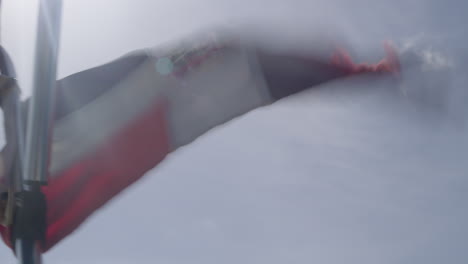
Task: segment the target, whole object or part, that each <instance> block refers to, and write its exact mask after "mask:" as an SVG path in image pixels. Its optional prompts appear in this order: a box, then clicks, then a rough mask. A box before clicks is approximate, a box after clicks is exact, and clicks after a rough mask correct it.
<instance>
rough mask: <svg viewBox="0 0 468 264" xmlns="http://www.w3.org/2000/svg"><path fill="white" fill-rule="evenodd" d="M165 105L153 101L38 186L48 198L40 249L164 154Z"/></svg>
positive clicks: (62, 235)
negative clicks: (46, 223)
mask: <svg viewBox="0 0 468 264" xmlns="http://www.w3.org/2000/svg"><path fill="white" fill-rule="evenodd" d="M165 110H166V107H165V104H163V103H159V104H157V105H155V106H154V107H153V108H152V109H150V110H149V111H148V112H146V113H144V114H143V115H142V116H141V117H139V118H138V119H137V120H135V121H134V122H132V123H131V124H129V125H128V126H127V127H125V128H124V129H123V130H122V131H119V132H118V133H117V134H116V135H114V136H112V137H111V138H110V139H109V140H108V141H107V142H105V143H104V144H102V145H100V146H98V147H97V149H96V151H95V152H94V153H92V154H89V155H87V156H86V157H85V158H84V159H83V160H81V161H80V162H79V163H77V164H76V165H74V166H72V167H70V168H69V169H67V170H65V171H64V172H62V173H60V174H59V175H57V176H56V177H54V179H53V180H51V181H50V182H49V185H48V186H45V187H44V189H43V190H44V193H45V194H46V196H47V202H48V229H47V241H46V247H45V248H44V251H47V250H49V249H50V248H51V247H53V246H54V245H55V244H56V243H58V242H59V241H60V240H61V239H63V238H64V237H66V236H67V235H69V234H70V233H72V232H73V231H74V230H75V229H76V228H77V227H78V226H79V225H80V224H82V223H83V222H84V221H85V220H86V218H88V217H89V216H90V215H91V214H92V213H93V212H94V211H96V210H97V209H99V208H100V207H101V206H102V205H104V204H105V203H106V202H107V201H109V200H110V199H112V197H114V196H115V195H117V194H118V193H119V192H121V191H122V190H123V189H125V188H126V187H127V186H129V185H131V184H132V183H134V182H135V181H136V180H138V179H140V178H141V177H142V176H143V175H144V174H145V173H146V172H147V171H149V170H150V169H152V168H153V167H155V166H156V165H157V164H158V163H159V162H161V161H162V160H163V159H164V157H165V156H166V155H167V154H168V153H169V149H170V148H169V140H168V138H169V137H168V134H167V122H166V119H165V112H166V111H165ZM116 118H118V117H116Z"/></svg>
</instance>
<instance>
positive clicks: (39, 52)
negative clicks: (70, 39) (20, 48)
mask: <svg viewBox="0 0 468 264" xmlns="http://www.w3.org/2000/svg"><path fill="white" fill-rule="evenodd" d="M61 15H62V1H61V0H41V1H40V5H39V17H38V25H37V42H36V58H35V65H34V66H35V69H34V70H35V72H34V87H33V94H32V97H31V102H30V107H29V113H28V123H27V132H26V151H25V153H24V154H25V160H24V170H23V172H24V177H23V179H25V183H29V182H36V183H37V182H40V183H47V170H48V165H49V139H50V138H51V134H52V133H51V132H52V131H51V127H52V122H51V120H52V118H51V117H52V112H53V104H54V95H55V83H56V75H57V56H58V46H59V38H60V25H61Z"/></svg>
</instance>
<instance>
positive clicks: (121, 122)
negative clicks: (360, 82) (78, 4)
mask: <svg viewBox="0 0 468 264" xmlns="http://www.w3.org/2000/svg"><path fill="white" fill-rule="evenodd" d="M197 39H201V41H197V40H188V41H183V42H182V43H179V44H177V45H168V46H166V47H162V48H154V49H146V50H140V51H136V52H132V53H130V54H127V55H125V56H123V57H121V58H119V59H117V60H115V61H112V62H110V63H107V64H105V65H102V66H99V67H96V68H92V69H89V70H85V71H83V72H79V73H76V74H74V75H71V76H69V77H66V78H64V79H62V80H59V81H58V90H57V96H56V108H55V113H54V120H55V122H54V130H53V139H52V143H51V154H50V155H51V163H50V168H49V172H50V174H49V183H48V185H47V186H44V187H43V191H44V193H45V195H46V198H47V207H48V209H47V210H48V211H47V226H48V228H47V235H46V246H45V247H44V248H43V251H47V250H48V249H50V248H51V247H53V246H54V245H55V244H56V243H58V242H59V241H60V240H62V239H63V238H65V237H66V236H67V235H69V234H70V233H72V232H73V231H74V230H76V228H77V227H79V226H80V224H82V223H83V222H84V221H85V220H86V219H87V218H88V217H89V216H90V215H92V213H93V212H94V211H96V210H97V209H99V208H100V207H101V206H103V205H104V204H106V203H107V202H108V201H109V200H110V199H112V198H113V197H114V196H116V195H117V194H119V192H121V191H122V190H124V189H125V188H126V187H128V186H130V185H131V184H132V183H134V182H135V181H137V180H139V179H140V178H141V177H142V176H144V175H145V174H146V173H147V172H148V171H149V170H151V169H153V168H154V167H155V166H157V165H158V164H159V163H160V162H161V161H163V159H164V158H165V157H166V155H168V154H169V153H171V152H173V151H175V150H177V149H178V148H179V147H182V146H184V145H187V144H189V143H190V142H192V141H194V140H195V139H196V138H197V137H199V136H200V135H202V134H204V133H205V132H207V131H208V130H210V129H212V128H213V127H215V126H218V125H221V124H223V123H225V122H227V121H229V120H231V119H233V118H235V117H238V116H240V115H242V114H244V113H247V112H249V111H250V110H252V109H255V108H258V107H261V106H265V105H269V104H271V103H274V102H275V101H277V100H279V99H281V98H284V97H286V96H289V95H292V94H295V93H298V92H300V91H302V90H305V89H308V88H311V87H314V86H316V85H319V84H321V83H323V82H326V81H330V80H333V79H336V78H342V77H346V76H349V75H351V74H358V73H359V74H360V73H369V72H374V73H388V72H396V71H398V62H397V59H396V55H395V53H394V52H393V50H392V49H391V48H390V47H389V46H388V47H387V57H386V58H385V59H384V60H383V61H381V62H380V63H378V64H376V65H366V64H362V65H357V64H354V63H352V61H351V59H350V57H349V56H348V55H347V54H346V53H345V52H343V51H341V50H339V49H338V50H336V49H334V48H333V49H332V48H330V49H329V52H325V53H326V54H313V53H310V54H309V53H294V52H292V53H291V52H285V51H276V50H274V49H264V48H262V47H259V46H256V45H253V44H248V43H247V42H245V41H244V40H242V39H241V38H235V37H234V38H231V37H229V38H224V37H222V38H219V37H217V36H216V35H213V34H210V35H208V36H202V37H199V38H197ZM311 45H312V46H313V43H311ZM26 106H27V105H26ZM0 231H2V234H3V237H4V240H5V241H6V242H7V244H9V237H8V232H7V229H5V228H3V229H1V230H0Z"/></svg>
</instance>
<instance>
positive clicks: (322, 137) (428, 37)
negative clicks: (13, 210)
mask: <svg viewBox="0 0 468 264" xmlns="http://www.w3.org/2000/svg"><path fill="white" fill-rule="evenodd" d="M34 2H37V1H13V0H4V10H3V12H4V16H3V17H2V27H3V28H2V30H3V32H2V39H1V41H2V44H3V45H4V46H5V47H6V49H7V50H8V51H9V52H10V53H11V55H12V57H13V60H14V61H15V63H16V66H17V70H18V74H19V80H20V83H21V84H22V87H24V90H25V94H26V95H27V94H28V91H29V90H30V86H31V80H30V76H31V67H30V65H31V58H32V57H33V56H32V54H33V41H34V37H33V32H34V15H35V11H36V10H35V8H34V7H35V6H34ZM64 2H65V4H64V13H63V27H62V29H63V30H62V38H61V50H60V61H59V73H58V75H59V78H62V77H64V76H67V75H69V74H72V73H74V72H77V71H81V70H84V69H87V68H89V67H93V66H96V65H100V64H102V63H105V62H108V61H110V60H112V59H114V58H116V57H119V56H121V55H123V54H125V53H127V52H129V51H132V50H135V49H139V48H143V47H152V46H155V45H160V44H161V43H165V42H167V41H169V40H172V39H177V38H178V37H180V36H183V35H185V34H188V33H190V32H193V31H196V30H199V29H201V28H204V27H208V26H211V25H214V24H216V25H217V24H223V25H226V24H227V25H231V24H236V25H237V24H242V23H245V22H246V21H248V22H250V23H253V24H258V25H262V26H263V27H266V28H267V29H268V30H271V31H276V33H277V34H278V35H280V36H284V38H285V39H289V40H291V39H292V40H294V41H297V42H299V43H304V45H307V43H309V42H310V43H311V45H313V40H314V35H313V34H312V33H311V32H314V30H315V29H322V28H323V29H324V30H330V31H333V32H339V33H340V34H341V35H340V36H341V37H342V38H343V39H344V41H346V42H347V43H348V44H349V45H350V46H353V47H354V48H353V49H352V54H353V56H355V57H356V58H358V59H366V60H367V59H372V60H376V59H377V58H378V57H380V56H381V55H382V48H381V45H382V41H384V40H392V41H394V42H395V43H396V44H397V45H398V47H399V49H400V50H401V51H402V53H404V51H411V52H412V54H416V55H417V56H419V57H418V58H419V59H414V58H412V57H411V56H409V55H408V56H406V55H405V56H403V55H402V56H403V57H402V60H404V61H403V62H404V65H412V64H411V63H412V62H413V63H414V62H415V61H416V63H415V64H416V66H412V67H409V66H408V67H407V68H404V71H403V72H402V79H401V82H400V83H397V84H396V83H395V82H392V81H391V80H373V81H371V82H369V81H367V82H364V81H363V80H360V79H348V80H342V81H339V82H334V83H330V84H327V85H324V86H321V87H320V88H318V89H314V90H312V91H309V92H306V93H303V94H301V95H300V96H295V97H292V98H288V99H286V100H282V101H280V102H278V103H276V104H274V105H272V106H268V107H264V108H261V109H258V110H255V111H252V112H251V113H249V114H247V115H245V116H243V117H242V118H240V119H236V120H235V121H233V122H230V123H228V124H226V125H225V126H222V127H219V128H216V129H213V130H212V131H210V132H209V133H207V134H206V135H204V136H203V137H201V138H200V139H198V140H196V141H195V142H194V143H192V144H190V145H189V146H187V147H184V148H182V149H180V150H178V151H177V152H175V153H173V154H171V155H170V156H169V157H168V158H167V159H166V160H165V161H164V163H162V164H161V165H160V166H158V167H157V168H155V169H154V170H152V171H151V172H149V173H148V174H147V175H146V176H145V177H144V178H143V179H142V180H141V181H139V182H137V183H136V184H135V185H133V186H131V187H130V188H128V189H127V190H126V191H124V192H123V194H122V195H120V196H119V197H117V198H116V199H114V200H112V201H111V202H110V203H109V204H107V205H106V206H105V207H104V208H102V209H101V210H100V211H99V212H98V213H96V214H95V215H93V216H92V217H91V218H90V219H89V220H88V221H87V222H86V223H85V224H84V225H83V226H82V227H81V228H80V229H79V230H78V231H76V232H75V233H73V234H72V235H70V236H69V237H68V238H67V239H65V240H64V241H63V242H61V243H60V244H59V245H58V246H56V247H55V248H54V249H53V250H51V251H50V252H49V253H47V254H45V255H44V262H45V263H47V264H49V263H52V264H58V263H64V264H75V263H97V264H101V263H102V264H106V263H118V264H120V263H122V264H123V263H142V264H143V263H171V264H172V263H174V264H185V263H240V262H241V263H268V264H275V263H305V262H307V263H324V264H338V263H349V264H354V263H359V264H367V263H369V264H370V263H382V264H387V263H388V264H390V263H396V264H406V263H411V264H432V263H434V264H435V263H454V264H457V263H465V262H466V259H468V253H467V252H468V227H467V224H466V223H468V209H467V208H466V200H467V199H468V177H467V171H468V165H467V164H466V156H467V154H468V133H467V132H468V128H467V126H466V124H467V123H466V122H467V115H466V113H467V109H466V105H468V104H467V100H468V92H467V91H466V88H467V87H466V81H467V80H466V78H467V77H466V76H465V75H466V74H464V71H466V70H465V69H466V64H467V63H466V58H467V52H466V48H465V47H463V46H464V43H466V37H465V36H466V34H464V33H465V29H463V25H464V24H466V21H465V18H463V16H464V14H463V11H464V10H467V5H468V4H466V3H464V1H436V0H426V1H423V0H415V1H398V0H397V1H383V0H382V1H371V0H356V1H345V0H334V1H325V0H323V1H322V0H320V1H317V0H314V1H304V0H290V1H279V0H276V1H273V0H270V1H266V0H251V1H228V0H218V1H215V0H198V1H195V0H172V1H162V0H160V1H150V0H93V1H92V0H80V1H64ZM404 54H409V52H407V53H404ZM416 55H415V56H416ZM28 89H29V90H28ZM0 262H1V263H15V259H14V258H13V255H12V254H11V253H10V252H9V250H8V249H6V247H0Z"/></svg>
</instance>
